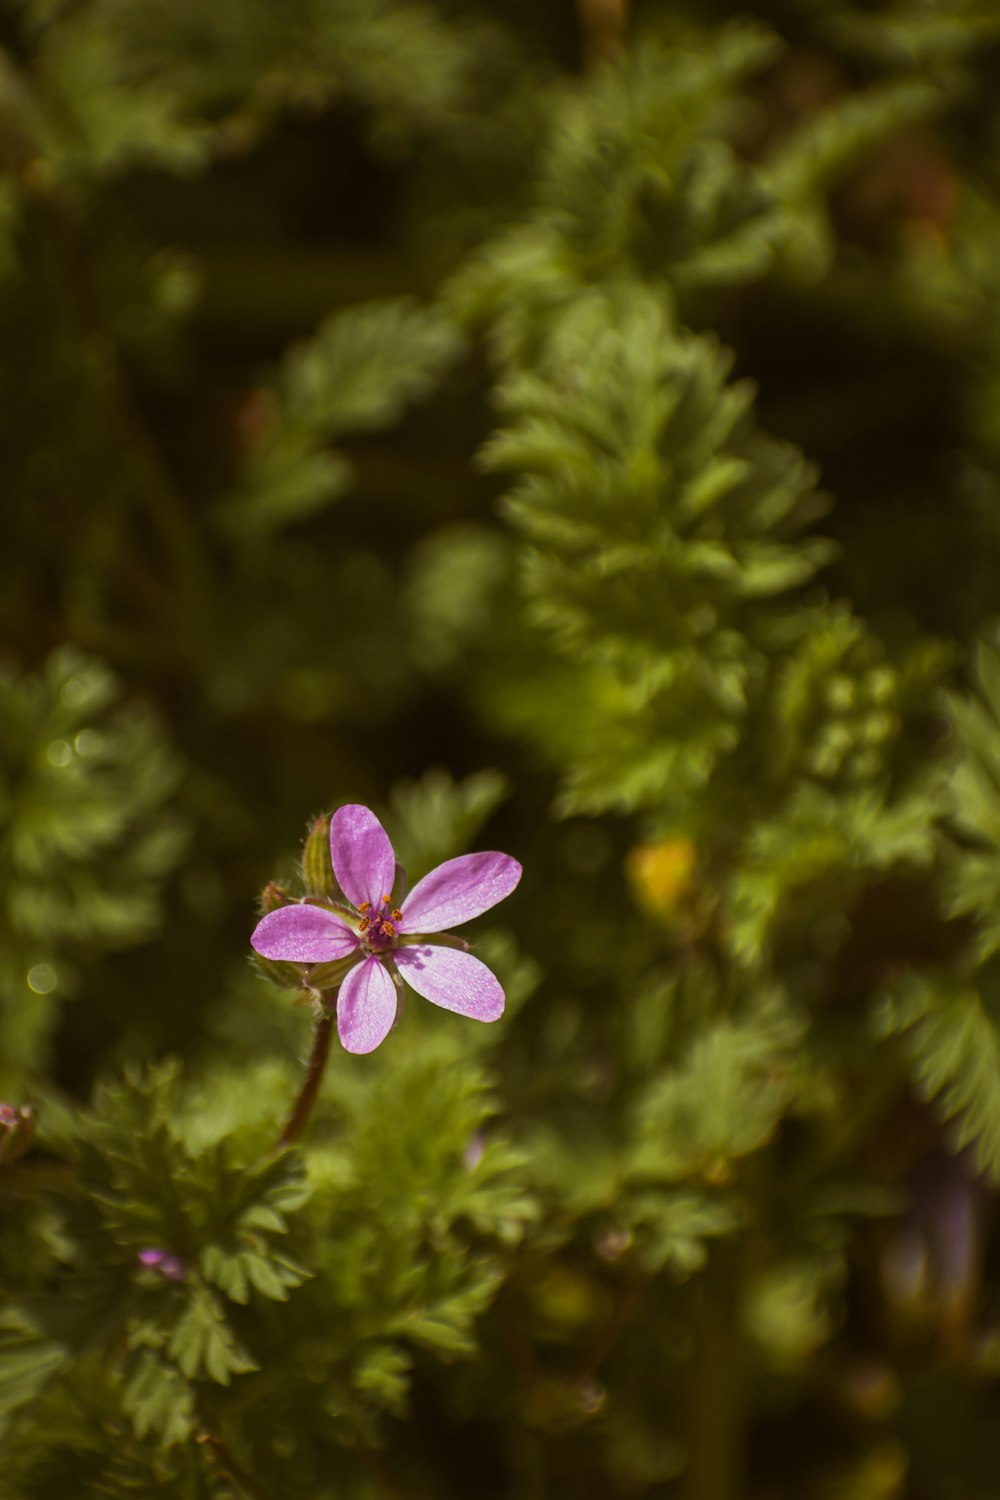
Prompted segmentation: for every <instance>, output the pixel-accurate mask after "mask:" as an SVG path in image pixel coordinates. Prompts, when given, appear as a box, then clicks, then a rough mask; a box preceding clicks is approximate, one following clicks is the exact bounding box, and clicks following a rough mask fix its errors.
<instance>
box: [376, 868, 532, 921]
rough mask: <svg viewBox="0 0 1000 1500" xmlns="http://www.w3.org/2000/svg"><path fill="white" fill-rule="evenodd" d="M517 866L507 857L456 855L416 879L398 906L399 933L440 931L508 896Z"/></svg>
mask: <svg viewBox="0 0 1000 1500" xmlns="http://www.w3.org/2000/svg"><path fill="white" fill-rule="evenodd" d="M520 878H521V866H520V865H519V864H518V862H517V860H516V859H511V857H510V855H509V854H497V853H496V852H495V851H492V850H487V851H486V852H484V853H482V854H460V855H459V857H458V858H457V859H446V860H445V862H444V864H443V865H438V867H437V869H436V870H431V872H430V874H429V875H425V876H424V878H423V880H418V881H417V883H416V885H415V886H414V887H413V890H412V891H411V892H410V894H409V895H408V896H407V898H406V900H405V901H404V902H403V905H402V912H403V921H402V924H401V929H400V930H401V931H403V932H443V931H444V929H445V928H446V927H457V926H458V924H459V922H469V921H471V920H472V918H473V917H478V916H479V915H480V914H481V913H482V912H484V911H489V909H490V907H491V906H496V904H497V902H498V901H502V900H503V899H504V897H505V896H509V895H510V893H511V891H512V890H513V889H514V887H515V886H516V885H517V882H518V881H519V880H520Z"/></svg>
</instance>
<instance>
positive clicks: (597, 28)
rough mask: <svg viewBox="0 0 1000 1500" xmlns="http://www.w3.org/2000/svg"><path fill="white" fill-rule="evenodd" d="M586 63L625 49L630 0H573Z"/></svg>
mask: <svg viewBox="0 0 1000 1500" xmlns="http://www.w3.org/2000/svg"><path fill="white" fill-rule="evenodd" d="M576 3H577V12H578V14H579V17H580V29H581V31H582V33H583V45H584V51H585V54H586V58H587V62H588V63H589V64H590V65H591V66H593V64H595V63H598V62H601V61H602V60H603V59H604V58H607V57H614V56H615V55H616V54H617V53H619V52H621V51H622V49H623V48H624V46H625V29H626V26H627V25H628V8H629V0H576Z"/></svg>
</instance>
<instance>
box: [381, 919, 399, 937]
mask: <svg viewBox="0 0 1000 1500" xmlns="http://www.w3.org/2000/svg"><path fill="white" fill-rule="evenodd" d="M382 931H383V932H384V933H385V935H386V937H395V936H396V929H395V927H393V925H392V923H391V922H383V923H382Z"/></svg>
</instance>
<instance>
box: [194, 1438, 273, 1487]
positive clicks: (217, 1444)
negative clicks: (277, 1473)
mask: <svg viewBox="0 0 1000 1500" xmlns="http://www.w3.org/2000/svg"><path fill="white" fill-rule="evenodd" d="M198 1442H199V1443H201V1444H203V1445H204V1447H205V1448H207V1450H208V1452H209V1454H210V1455H211V1458H212V1461H213V1463H214V1464H215V1465H216V1467H217V1468H219V1469H222V1470H223V1471H224V1472H225V1473H226V1474H228V1475H229V1477H230V1479H234V1480H235V1481H236V1483H237V1484H238V1485H239V1486H240V1488H241V1489H242V1490H244V1491H245V1493H246V1494H248V1495H250V1496H251V1497H252V1500H270V1497H269V1496H268V1495H267V1494H266V1493H265V1491H264V1490H262V1489H261V1487H260V1485H259V1484H258V1483H257V1481H256V1480H255V1479H251V1477H250V1475H249V1474H248V1473H247V1472H246V1471H245V1469H243V1468H241V1467H240V1465H239V1464H238V1463H237V1462H236V1460H235V1458H234V1457H233V1455H232V1454H231V1453H230V1451H229V1449H228V1447H227V1446H226V1444H225V1443H224V1442H223V1440H222V1438H220V1437H218V1436H217V1435H216V1434H215V1433H214V1432H200V1433H199V1434H198Z"/></svg>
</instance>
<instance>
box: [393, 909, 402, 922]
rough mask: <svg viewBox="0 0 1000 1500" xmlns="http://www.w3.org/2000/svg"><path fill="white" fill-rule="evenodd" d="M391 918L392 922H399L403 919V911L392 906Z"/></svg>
mask: <svg viewBox="0 0 1000 1500" xmlns="http://www.w3.org/2000/svg"><path fill="white" fill-rule="evenodd" d="M392 920H393V921H394V922H401V921H402V920H403V913H402V912H401V911H400V909H399V907H398V906H394V907H393V908H392Z"/></svg>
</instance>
